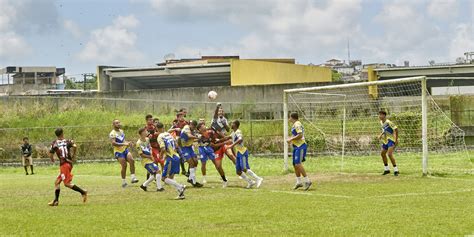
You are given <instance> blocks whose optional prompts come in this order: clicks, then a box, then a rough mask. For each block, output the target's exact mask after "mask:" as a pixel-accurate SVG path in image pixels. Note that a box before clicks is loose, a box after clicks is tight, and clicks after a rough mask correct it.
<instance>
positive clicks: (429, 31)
mask: <svg viewBox="0 0 474 237" xmlns="http://www.w3.org/2000/svg"><path fill="white" fill-rule="evenodd" d="M150 3H151V5H152V7H153V8H154V9H155V10H156V11H157V12H158V13H159V15H160V16H162V17H165V18H166V19H169V20H170V22H171V23H172V24H179V23H180V22H183V21H185V22H195V23H196V22H197V23H196V24H204V25H212V24H213V22H222V21H225V22H226V23H227V24H229V28H232V27H237V29H238V30H240V31H242V32H244V34H242V35H241V36H240V37H239V38H237V39H235V40H234V41H232V42H229V43H223V44H219V45H212V43H211V44H210V45H209V46H204V47H200V46H196V45H193V44H192V43H187V44H185V45H181V46H179V47H178V48H177V50H176V53H177V54H178V56H180V57H187V56H192V57H194V56H199V54H200V55H209V54H239V55H240V56H242V57H297V58H299V59H301V58H303V60H306V62H310V61H313V60H316V61H313V63H320V62H322V61H323V60H324V59H328V58H332V57H339V58H341V57H343V58H344V57H345V55H347V51H346V44H347V40H348V39H349V40H350V43H351V51H352V52H351V53H352V58H360V59H362V60H363V61H364V62H387V63H397V64H401V63H403V61H404V60H409V61H411V63H412V64H418V65H420V64H426V63H427V62H428V60H432V59H433V60H435V61H437V62H446V61H454V59H455V57H454V58H453V55H454V54H456V57H458V56H460V55H459V52H460V51H463V52H464V51H466V50H468V48H469V43H468V42H470V41H469V38H467V36H468V35H469V33H468V32H466V29H464V28H463V27H460V26H459V23H464V22H462V21H463V20H464V21H465V20H466V18H465V16H460V5H461V3H460V2H459V1H455V0H433V1H412V0H394V1H380V2H376V3H374V2H370V1H369V2H367V1H361V0H354V1H351V0H323V1H311V0H293V1H284V0H273V1H271V0H260V1H255V0H241V1H218V0H202V1H192V0H150ZM374 4H375V5H377V7H375V8H374V7H373V5H374ZM463 4H464V5H473V6H474V3H470V4H467V3H463ZM369 5H372V6H369ZM374 9H379V10H378V12H375V11H374ZM368 13H374V15H367V14H368ZM460 21H461V22H460ZM453 35H454V36H456V38H455V39H454V38H453ZM471 35H472V32H471ZM452 42H456V43H452ZM459 42H463V43H459ZM453 44H457V45H461V46H459V47H457V49H455V48H456V47H454V46H450V45H453ZM463 48H466V49H463ZM451 52H452V53H451ZM461 55H462V54H461Z"/></svg>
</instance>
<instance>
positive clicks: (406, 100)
mask: <svg viewBox="0 0 474 237" xmlns="http://www.w3.org/2000/svg"><path fill="white" fill-rule="evenodd" d="M426 81H427V79H426V77H412V78H402V79H394V80H386V81H374V82H362V83H352V84H343V85H332V86H321V87H311V88H298V89H290V90H285V91H284V118H285V121H284V136H285V141H286V139H287V138H288V136H289V126H290V127H291V124H290V125H288V115H289V113H291V112H298V114H299V119H300V121H301V122H302V123H303V125H304V128H305V140H306V142H307V143H308V146H309V150H308V152H310V154H313V156H316V157H329V158H339V159H337V161H338V162H336V163H335V165H336V166H338V168H339V169H340V170H341V171H345V170H347V171H350V168H351V167H350V166H351V163H350V161H351V159H352V158H353V157H359V158H360V157H379V156H380V155H379V153H380V151H381V141H380V139H379V138H378V136H379V135H380V134H381V124H380V121H379V119H378V115H379V113H378V112H379V111H380V110H383V111H386V112H387V118H388V119H389V120H391V121H392V122H393V123H395V125H396V126H397V127H398V130H399V144H398V145H397V147H396V151H395V158H397V157H400V156H406V157H412V159H411V160H409V162H419V163H417V164H416V167H417V169H418V170H417V171H414V172H418V171H419V170H421V171H422V172H423V174H424V175H426V174H428V173H430V174H434V173H447V172H466V171H468V172H469V170H470V166H471V162H469V158H467V156H468V154H467V153H466V152H467V151H466V144H465V141H464V135H465V133H464V131H463V130H461V129H460V128H459V127H458V126H456V124H454V123H453V122H452V121H451V119H450V116H449V115H448V114H446V113H445V112H444V111H443V109H441V108H440V106H439V105H438V104H437V103H436V101H435V100H434V98H433V97H432V96H431V95H430V94H429V91H428V90H427V87H426ZM288 150H289V145H288V144H286V143H285V152H284V154H285V168H286V169H287V168H288ZM429 157H432V159H430V162H428V159H429ZM378 162H379V163H378ZM389 163H390V162H389ZM374 164H378V165H380V164H381V161H380V158H379V159H377V160H375V159H374ZM428 164H429V166H428ZM400 165H401V167H403V164H400ZM376 167H379V166H376ZM379 168H380V167H379ZM420 168H421V169H420Z"/></svg>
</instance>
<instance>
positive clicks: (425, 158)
mask: <svg viewBox="0 0 474 237" xmlns="http://www.w3.org/2000/svg"><path fill="white" fill-rule="evenodd" d="M426 80H427V77H426V76H416V77H407V78H400V79H392V80H384V81H370V82H358V83H350V84H343V85H329V86H317V87H307V88H296V89H287V90H284V91H283V120H284V121H283V122H284V124H283V136H284V141H283V150H284V167H283V168H284V170H285V171H288V169H289V165H288V151H289V144H288V142H287V140H288V137H289V132H288V129H289V126H288V96H289V94H292V93H310V92H317V91H321V90H328V89H343V88H353V87H369V86H379V85H390V84H400V83H410V82H420V83H421V110H422V111H421V112H422V116H421V117H422V118H421V120H422V129H421V133H422V152H423V157H422V171H423V175H427V174H428V139H427V134H428V116H427V113H428V102H427V93H426V90H427V87H426ZM333 95H335V94H333ZM341 95H342V94H337V95H336V96H341ZM344 116H345V108H344ZM344 125H345V123H344ZM344 127H345V126H344ZM343 130H345V128H343ZM344 133H345V132H344V131H343V136H344ZM343 139H344V138H343ZM342 146H343V149H344V141H343V144H342ZM343 159H344V150H343V151H342V160H343ZM341 167H342V165H341Z"/></svg>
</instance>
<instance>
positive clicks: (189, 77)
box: [104, 63, 230, 89]
mask: <svg viewBox="0 0 474 237" xmlns="http://www.w3.org/2000/svg"><path fill="white" fill-rule="evenodd" d="M104 71H105V74H106V75H108V76H109V78H110V79H111V80H122V81H123V82H124V83H125V84H128V85H130V86H131V87H134V88H137V89H156V88H177V87H203V86H230V63H212V64H197V65H168V66H154V67H141V68H107V69H104Z"/></svg>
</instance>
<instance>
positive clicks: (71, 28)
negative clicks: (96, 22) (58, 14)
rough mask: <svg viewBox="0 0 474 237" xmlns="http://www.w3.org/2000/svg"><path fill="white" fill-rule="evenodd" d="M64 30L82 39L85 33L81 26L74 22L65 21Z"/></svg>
mask: <svg viewBox="0 0 474 237" xmlns="http://www.w3.org/2000/svg"><path fill="white" fill-rule="evenodd" d="M63 28H64V29H65V30H66V31H68V32H69V33H71V34H72V35H73V36H74V37H75V38H80V37H81V36H82V35H83V32H82V30H81V28H80V27H79V25H77V24H76V23H75V22H74V21H72V20H65V21H64V22H63Z"/></svg>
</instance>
